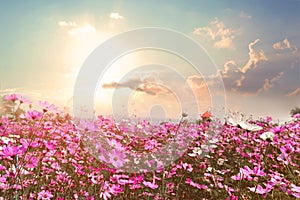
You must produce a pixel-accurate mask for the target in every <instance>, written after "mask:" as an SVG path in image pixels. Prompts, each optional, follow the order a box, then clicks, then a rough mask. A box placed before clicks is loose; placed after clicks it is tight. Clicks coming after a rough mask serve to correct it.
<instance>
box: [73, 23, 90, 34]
mask: <svg viewBox="0 0 300 200" xmlns="http://www.w3.org/2000/svg"><path fill="white" fill-rule="evenodd" d="M95 32H96V29H95V27H94V26H92V25H90V24H87V25H84V26H81V27H77V28H72V29H70V30H69V31H68V33H69V34H71V35H80V34H85V33H95Z"/></svg>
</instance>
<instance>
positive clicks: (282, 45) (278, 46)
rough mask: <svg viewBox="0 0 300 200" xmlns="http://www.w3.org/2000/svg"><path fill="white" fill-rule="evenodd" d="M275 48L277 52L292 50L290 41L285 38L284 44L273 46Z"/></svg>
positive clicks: (277, 43) (278, 43)
mask: <svg viewBox="0 0 300 200" xmlns="http://www.w3.org/2000/svg"><path fill="white" fill-rule="evenodd" d="M273 48H274V49H276V50H283V49H290V48H291V44H290V41H289V40H288V39H287V38H285V39H284V40H283V41H282V42H276V43H275V44H273Z"/></svg>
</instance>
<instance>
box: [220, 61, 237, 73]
mask: <svg viewBox="0 0 300 200" xmlns="http://www.w3.org/2000/svg"><path fill="white" fill-rule="evenodd" d="M235 66H236V63H235V61H234V60H229V61H227V62H226V63H225V64H224V69H223V70H220V73H221V75H222V77H228V72H229V70H230V69H231V68H233V67H235Z"/></svg>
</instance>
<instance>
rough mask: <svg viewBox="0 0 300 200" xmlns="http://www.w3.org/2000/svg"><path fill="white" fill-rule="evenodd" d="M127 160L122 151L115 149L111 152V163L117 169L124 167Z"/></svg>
mask: <svg viewBox="0 0 300 200" xmlns="http://www.w3.org/2000/svg"><path fill="white" fill-rule="evenodd" d="M125 158H126V155H125V153H123V152H121V151H120V150H117V149H113V150H111V151H110V152H109V161H110V163H111V164H112V165H113V166H114V167H116V168H119V167H122V166H123V165H124V163H125Z"/></svg>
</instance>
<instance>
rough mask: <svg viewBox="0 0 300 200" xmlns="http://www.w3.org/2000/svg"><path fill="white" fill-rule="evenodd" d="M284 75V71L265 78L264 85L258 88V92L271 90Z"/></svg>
mask: <svg viewBox="0 0 300 200" xmlns="http://www.w3.org/2000/svg"><path fill="white" fill-rule="evenodd" d="M282 75H283V72H280V73H278V74H277V75H276V76H274V77H273V78H271V79H265V80H264V84H263V86H262V87H261V88H260V89H258V90H257V93H261V92H263V91H264V92H266V91H268V90H270V89H271V88H272V87H273V86H274V84H275V83H276V81H278V79H280V78H281V77H282Z"/></svg>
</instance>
